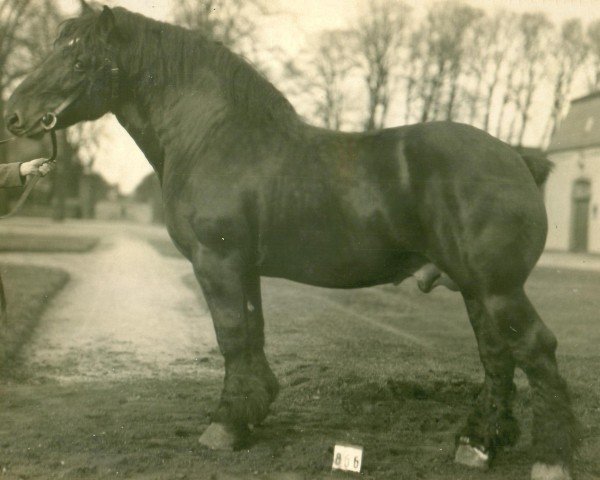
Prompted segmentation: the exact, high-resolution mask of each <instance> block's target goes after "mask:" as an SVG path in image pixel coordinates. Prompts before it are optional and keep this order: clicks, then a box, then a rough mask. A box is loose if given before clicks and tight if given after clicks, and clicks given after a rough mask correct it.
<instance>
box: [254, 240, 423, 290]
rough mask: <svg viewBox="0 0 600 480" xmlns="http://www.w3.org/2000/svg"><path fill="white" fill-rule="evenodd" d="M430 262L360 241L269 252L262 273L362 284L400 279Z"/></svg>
mask: <svg viewBox="0 0 600 480" xmlns="http://www.w3.org/2000/svg"><path fill="white" fill-rule="evenodd" d="M425 262H426V259H424V258H423V257H422V256H420V255H418V254H415V253H411V252H403V251H401V250H399V249H396V248H392V247H386V246H382V245H379V246H378V247H373V246H366V245H363V246H361V245H356V246H353V247H351V248H349V247H347V246H341V245H340V246H338V247H337V248H323V247H322V246H320V247H319V246H314V247H311V246H310V245H301V246H298V247H297V248H296V249H287V250H286V252H285V253H284V252H280V253H279V254H277V255H273V256H269V255H267V256H265V258H264V261H263V262H262V264H261V275H264V276H272V277H282V278H287V279H289V280H293V281H297V282H301V283H306V284H309V285H314V286H320V287H328V288H359V287H367V286H371V285H378V284H382V283H391V282H399V281H401V280H402V279H404V278H406V277H408V276H410V275H412V273H413V272H415V271H416V270H417V269H418V268H419V267H420V266H421V265H423V264H424V263H425Z"/></svg>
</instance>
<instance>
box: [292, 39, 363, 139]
mask: <svg viewBox="0 0 600 480" xmlns="http://www.w3.org/2000/svg"><path fill="white" fill-rule="evenodd" d="M352 40H353V35H352V34H351V33H350V32H348V31H345V30H329V31H324V32H322V33H321V34H320V35H318V36H317V37H316V39H315V41H314V42H312V44H311V45H309V47H308V48H307V49H305V50H304V51H303V52H301V53H300V54H299V55H298V56H297V58H296V59H295V60H290V61H288V62H287V63H286V65H285V75H286V77H287V78H288V79H290V80H291V81H292V83H293V85H294V87H295V88H294V89H293V92H292V94H293V95H294V96H297V97H298V98H299V99H300V103H307V104H309V105H310V106H311V110H312V111H311V116H312V117H314V118H315V120H316V121H317V122H318V123H319V124H321V125H322V126H324V127H326V128H331V129H334V130H339V129H341V128H342V127H343V125H344V123H345V112H346V108H347V105H346V104H347V101H346V100H347V97H348V95H349V90H348V85H347V81H348V76H349V74H350V72H351V71H352V69H353V68H354V66H355V65H354V61H353V59H352Z"/></svg>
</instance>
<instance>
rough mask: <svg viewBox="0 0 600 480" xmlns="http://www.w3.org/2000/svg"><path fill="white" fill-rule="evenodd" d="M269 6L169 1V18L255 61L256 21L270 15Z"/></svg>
mask: <svg viewBox="0 0 600 480" xmlns="http://www.w3.org/2000/svg"><path fill="white" fill-rule="evenodd" d="M271 3H272V2H271ZM269 5H270V4H269V2H268V0H173V16H174V19H175V22H176V23H178V24H179V25H183V26H185V27H188V28H191V29H194V30H199V31H201V32H202V33H204V34H205V35H207V36H208V37H210V38H213V39H214V40H217V41H219V42H222V43H223V44H225V45H227V46H228V47H229V48H231V49H232V50H234V51H236V52H238V53H240V54H242V55H244V56H246V57H248V58H250V59H252V60H255V59H256V58H257V51H256V44H257V41H256V40H257V33H258V28H259V25H258V22H257V21H258V19H260V18H261V17H263V16H265V15H267V14H270V13H271V10H270V7H269Z"/></svg>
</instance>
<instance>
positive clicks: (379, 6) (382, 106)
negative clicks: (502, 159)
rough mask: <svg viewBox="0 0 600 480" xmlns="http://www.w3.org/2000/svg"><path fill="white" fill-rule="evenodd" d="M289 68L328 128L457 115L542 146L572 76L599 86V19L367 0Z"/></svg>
mask: <svg viewBox="0 0 600 480" xmlns="http://www.w3.org/2000/svg"><path fill="white" fill-rule="evenodd" d="M323 66H327V68H323ZM286 70H287V74H288V77H289V78H290V79H291V80H292V81H293V83H296V85H299V86H300V90H302V91H303V92H304V97H305V100H307V101H308V103H309V105H310V108H309V110H308V111H307V114H308V116H310V117H311V119H313V120H314V121H317V122H318V123H320V124H322V125H323V126H326V127H329V128H348V127H350V128H356V127H360V126H362V127H364V128H365V129H374V128H382V127H384V126H386V125H387V122H388V121H389V120H390V118H392V117H393V120H394V122H395V123H398V120H399V119H401V120H402V121H403V122H404V123H411V122H425V121H431V120H455V121H461V122H466V123H470V124H472V125H475V126H478V127H480V128H482V129H484V130H486V131H488V132H490V133H492V134H494V135H496V136H498V137H500V138H502V139H504V140H506V141H508V142H509V143H512V144H522V143H523V142H524V141H525V139H526V136H527V138H529V141H530V142H531V141H532V136H533V137H534V139H533V143H537V144H539V145H545V144H547V142H548V141H549V139H550V137H551V135H552V133H553V132H554V130H555V128H556V127H557V125H558V123H559V121H560V118H561V116H562V115H563V114H564V111H565V108H566V106H567V103H568V98H569V96H570V94H571V91H572V87H573V84H574V81H575V80H576V79H577V78H579V77H583V76H584V75H585V76H586V78H587V87H588V89H589V90H590V91H595V90H598V89H599V88H600V20H597V21H594V22H592V23H591V24H590V25H589V26H588V28H587V29H585V28H584V27H583V25H582V23H581V21H580V20H579V19H566V20H564V21H563V22H562V23H561V24H560V25H556V24H554V23H552V22H551V21H550V19H549V18H548V17H547V16H546V15H545V14H544V13H542V12H535V13H515V12H510V11H503V10H496V11H493V12H490V13H486V12H485V11H483V10H481V9H479V8H476V7H472V6H469V5H466V4H463V3H460V2H458V1H453V0H450V1H440V2H438V3H434V4H431V5H430V7H429V8H428V10H427V12H426V13H425V14H424V15H417V13H416V12H415V11H413V9H412V8H411V6H410V4H408V3H403V2H398V1H392V0H368V1H367V2H366V5H365V9H364V11H363V12H362V13H361V15H360V17H359V19H358V20H357V21H356V22H355V24H354V25H352V26H351V28H349V29H347V30H343V31H339V30H338V31H330V32H324V33H323V34H322V35H321V36H320V37H318V38H317V39H315V41H314V42H313V44H310V45H308V46H307V47H306V49H305V51H304V52H303V54H302V55H301V56H300V57H299V58H298V59H295V60H294V61H293V62H290V65H289V66H288V68H287V69H286ZM333 77H335V81H332V78H333ZM307 78H308V79H310V80H307ZM308 85H310V87H311V88H309V89H308V88H306V87H307V86H308ZM292 92H293V90H292ZM357 95H358V96H362V97H364V99H365V100H364V101H363V105H362V106H358V107H357V105H356V102H354V104H353V103H352V99H354V98H356V96H357ZM392 110H393V115H390V113H391V112H392ZM534 120H535V123H536V124H537V125H538V126H537V127H536V128H535V129H533V130H532V131H530V129H531V128H532V126H533V123H534ZM540 121H541V122H542V128H540V127H539V125H540Z"/></svg>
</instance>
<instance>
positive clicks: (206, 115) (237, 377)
mask: <svg viewBox="0 0 600 480" xmlns="http://www.w3.org/2000/svg"><path fill="white" fill-rule="evenodd" d="M46 112H51V113H54V115H55V116H56V117H57V118H58V122H57V124H56V128H65V127H68V126H69V125H72V124H74V123H77V122H80V121H82V120H93V119H97V118H99V117H100V116H102V115H104V114H105V113H107V112H112V113H114V114H115V115H116V117H117V119H118V120H119V122H120V123H121V125H123V127H124V128H125V129H126V130H127V131H128V132H129V134H130V135H131V136H132V137H133V139H134V140H135V141H136V143H137V145H138V146H139V147H140V148H141V150H142V151H143V152H144V154H145V155H146V157H147V158H148V160H149V161H150V163H151V164H152V166H153V167H154V169H155V170H156V172H157V174H158V176H159V177H160V179H161V182H162V189H163V196H164V204H165V209H166V223H167V228H168V230H169V234H170V235H171V237H172V239H173V242H174V243H175V244H176V245H177V247H178V248H179V250H180V251H181V252H182V253H183V254H184V255H185V256H186V257H187V258H188V259H189V260H190V261H191V262H192V264H193V267H194V271H195V274H196V276H197V278H198V282H199V283H200V285H201V287H202V290H203V292H204V295H205V297H206V301H207V302H208V305H209V308H210V312H211V314H212V318H213V321H214V326H215V330H216V334H217V339H218V342H219V346H220V349H221V352H222V354H223V355H224V357H225V380H224V387H223V391H222V395H221V400H220V403H219V405H218V407H217V409H216V411H215V412H214V415H213V417H212V423H211V425H210V426H209V427H208V428H207V430H206V431H205V432H204V433H203V435H202V437H201V439H200V440H201V442H202V443H203V444H205V445H207V446H208V447H211V448H232V447H234V446H235V445H237V444H239V442H240V440H241V439H242V438H244V436H245V435H246V434H247V432H248V426H250V425H254V424H258V423H259V422H261V421H262V420H263V419H264V418H265V416H266V415H267V413H268V409H269V405H270V404H271V402H273V400H274V399H275V397H276V395H277V392H278V383H277V380H276V378H275V376H274V375H273V372H272V371H271V368H270V367H269V364H268V363H267V360H266V358H265V354H264V351H263V348H264V335H263V312H262V307H261V293H260V277H261V276H270V277H283V278H287V279H291V280H295V281H298V282H303V283H308V284H311V285H317V286H323V287H330V288H331V287H334V288H359V287H368V286H371V285H378V284H385V283H392V282H399V281H401V280H403V279H405V278H407V277H409V276H411V275H415V276H417V277H418V279H419V282H420V286H421V288H422V289H423V290H425V291H427V290H429V289H431V288H432V287H433V286H435V285H436V284H438V283H439V284H446V285H449V286H451V287H455V288H456V289H457V290H460V293H461V294H462V296H463V297H464V301H465V304H466V307H467V311H468V314H469V318H470V321H471V323H472V325H473V329H474V331H475V336H476V338H477V342H478V344H479V352H480V356H481V361H482V363H483V366H484V369H485V382H484V385H483V387H482V390H481V393H480V395H479V397H478V400H477V402H476V405H475V407H474V409H473V412H472V413H471V415H470V416H469V418H468V420H467V421H466V423H465V425H464V427H463V428H462V429H461V430H460V432H459V433H458V435H457V449H456V459H457V461H459V462H462V463H466V464H470V465H474V466H480V467H487V465H488V463H489V462H490V461H491V459H492V458H493V456H494V454H495V453H496V452H497V451H498V449H499V448H500V447H502V446H505V445H511V444H513V443H514V442H515V441H516V440H517V437H518V434H519V428H518V425H517V422H516V420H515V418H514V416H513V413H512V407H511V400H512V397H513V394H514V390H515V387H514V384H513V374H514V370H515V367H519V368H521V369H522V370H523V371H524V372H525V373H526V374H527V376H528V378H529V382H530V384H531V388H532V390H533V401H532V404H533V414H534V421H533V442H534V461H535V464H534V467H533V470H532V476H533V478H536V479H550V478H552V479H562V480H564V479H567V478H569V477H570V469H571V464H572V459H573V453H574V450H575V447H576V443H577V437H578V436H577V433H576V432H577V429H576V428H575V426H576V422H575V419H574V416H573V413H572V410H571V406H570V401H569V396H568V393H567V387H566V384H565V382H564V380H563V379H562V378H561V376H560V375H559V372H558V369H557V365H556V358H555V349H556V345H557V343H556V339H555V337H554V335H553V334H552V332H551V331H550V330H549V329H548V328H547V327H546V325H544V323H543V322H542V320H541V319H540V317H539V316H538V314H537V313H536V311H535V309H534V307H533V306H532V305H531V303H530V301H529V300H528V298H527V296H526V295H525V293H524V290H523V285H524V283H525V281H526V279H527V277H528V275H529V273H530V271H531V270H532V268H533V267H534V265H535V263H536V261H537V260H538V258H539V256H540V254H541V252H542V250H543V248H544V242H545V238H546V230H547V221H546V213H545V208H544V204H543V201H542V195H541V193H540V191H539V188H538V186H539V184H541V183H542V182H543V180H544V178H545V176H546V175H547V173H548V170H549V163H548V162H547V161H546V160H543V159H535V158H524V157H522V156H520V155H519V154H518V153H517V152H515V151H514V150H513V149H511V148H510V147H509V146H508V145H506V144H505V143H503V142H501V141H499V140H497V139H495V138H493V137H491V136H490V135H488V134H486V133H484V132H482V131H480V130H478V129H476V128H473V127H470V126H467V125H462V124H457V123H451V122H433V123H425V124H417V125H409V126H404V127H400V128H392V129H386V130H381V131H376V132H371V133H337V132H331V131H327V130H323V129H320V128H315V127H312V126H310V125H307V124H306V123H304V122H303V121H302V120H301V119H300V118H299V116H298V115H297V114H296V112H295V111H294V109H293V107H292V106H291V105H290V103H289V102H288V101H287V100H286V99H285V98H284V97H283V95H281V93H280V92H278V91H277V90H276V89H275V88H274V87H273V86H272V85H271V84H270V83H269V82H268V81H267V80H265V79H264V78H263V77H262V76H261V75H260V74H258V73H257V72H256V71H255V70H254V69H253V68H252V67H251V66H249V65H248V64H247V63H246V62H245V61H244V60H242V59H241V58H240V57H239V56H237V55H235V54H234V53H232V52H231V51H229V50H228V49H227V48H225V47H224V46H223V45H221V44H219V43H215V42H213V41H211V40H209V39H207V38H205V37H203V36H202V35H201V34H199V33H197V32H192V31H188V30H185V29H183V28H178V27H175V26H171V25H168V24H165V23H161V22H157V21H154V20H150V19H148V18H145V17H142V16H140V15H137V14H134V13H131V12H129V11H127V10H124V9H122V8H114V9H112V10H111V9H109V8H107V7H104V9H103V10H102V11H92V10H91V9H89V7H88V9H87V10H85V11H84V13H83V14H82V15H81V16H80V17H78V18H74V19H71V20H69V21H67V22H66V23H65V24H64V25H63V27H62V29H61V33H60V35H59V37H58V39H57V41H56V44H55V48H54V51H53V53H52V54H51V55H50V56H49V57H48V58H47V59H46V60H45V61H44V62H43V63H42V64H41V65H40V66H39V67H38V68H36V69H35V70H34V71H33V72H32V73H31V74H30V75H29V76H28V77H27V78H26V79H25V81H23V83H22V84H21V85H20V86H19V87H18V88H17V89H16V90H15V92H14V94H13V95H12V97H11V99H10V101H9V102H8V104H7V111H6V123H7V125H8V128H9V129H10V131H11V132H13V133H14V134H16V135H24V134H27V135H31V134H35V133H37V132H38V130H40V129H38V128H36V124H38V123H40V122H42V121H43V116H44V114H45V113H46ZM50 119H51V120H52V117H50Z"/></svg>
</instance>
